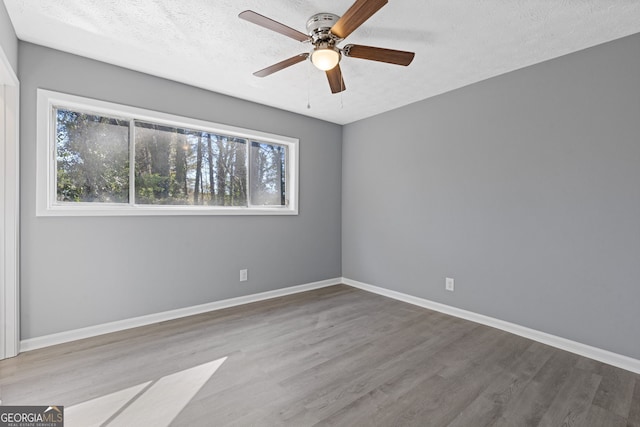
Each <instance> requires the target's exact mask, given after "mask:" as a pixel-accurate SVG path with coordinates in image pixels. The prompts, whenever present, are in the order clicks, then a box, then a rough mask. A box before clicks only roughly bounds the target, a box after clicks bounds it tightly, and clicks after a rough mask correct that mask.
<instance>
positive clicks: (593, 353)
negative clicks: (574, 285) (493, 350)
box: [342, 277, 640, 374]
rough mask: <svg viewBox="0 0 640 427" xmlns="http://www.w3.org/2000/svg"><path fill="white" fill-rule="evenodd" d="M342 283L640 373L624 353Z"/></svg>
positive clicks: (350, 282) (359, 284) (635, 361)
mask: <svg viewBox="0 0 640 427" xmlns="http://www.w3.org/2000/svg"><path fill="white" fill-rule="evenodd" d="M342 283H344V284H345V285H349V286H353V287H354V288H358V289H362V290H364V291H368V292H372V293H375V294H378V295H382V296H385V297H389V298H393V299H395V300H398V301H403V302H406V303H409V304H413V305H417V306H419V307H423V308H427V309H429V310H434V311H439V312H441V313H445V314H449V315H451V316H455V317H459V318H461V319H465V320H470V321H472V322H476V323H480V324H482V325H487V326H491V327H493V328H496V329H501V330H503V331H506V332H510V333H512V334H515V335H519V336H521V337H524V338H528V339H531V340H534V341H538V342H540V343H543V344H547V345H550V346H552V347H556V348H559V349H561V350H566V351H570V352H572V353H575V354H578V355H580V356H584V357H588V358H590V359H594V360H597V361H600V362H603V363H606V364H609V365H612V366H617V367H618V368H622V369H626V370H627V371H631V372H635V373H637V374H640V360H638V359H633V358H631V357H628V356H623V355H621V354H617V353H613V352H610V351H608V350H603V349H600V348H597V347H592V346H590V345H587V344H582V343H579V342H576V341H571V340H568V339H566V338H562V337H558V336H555V335H551V334H547V333H545V332H540V331H536V330H535V329H530V328H527V327H524V326H520V325H516V324H515V323H510V322H505V321H504V320H500V319H495V318H493V317H489V316H484V315H482V314H477V313H474V312H471V311H467V310H462V309H460V308H456V307H452V306H449V305H445V304H440V303H438V302H434V301H430V300H427V299H424V298H419V297H414V296H412V295H407V294H403V293H401V292H396V291H391V290H389V289H385V288H380V287H378V286H373V285H369V284H366V283H362V282H358V281H356V280H351V279H348V278H346V277H343V278H342Z"/></svg>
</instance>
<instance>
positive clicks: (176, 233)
mask: <svg viewBox="0 0 640 427" xmlns="http://www.w3.org/2000/svg"><path fill="white" fill-rule="evenodd" d="M19 56H20V64H19V65H20V67H19V69H20V80H21V89H22V95H21V121H22V124H21V129H20V132H21V153H20V154H21V159H22V163H21V169H22V170H21V180H22V189H21V192H22V204H21V208H22V216H21V221H22V224H21V225H22V230H21V233H22V234H21V262H22V265H21V277H22V285H21V289H22V293H21V304H22V306H21V311H22V320H21V326H22V331H21V335H22V337H21V338H22V339H27V338H32V337H38V336H43V335H47V334H51V333H55V332H61V331H67V330H72V329H76V328H81V327H85V326H91V325H96V324H101V323H104V322H109V321H115V320H119V319H125V318H131V317H134V316H141V315H145V314H149V313H156V312H162V311H165V310H171V309H175V308H180V307H187V306H192V305H195V304H203V303H207V302H210V301H216V300H221V299H225V298H230V297H236V296H240V295H245V294H252V293H257V292H263V291H269V290H273V289H278V288H284V287H288V286H293V285H299V284H304V283H310V282H315V281H319V280H324V279H330V278H335V277H339V276H340V275H341V230H340V226H341V219H340V215H341V210H340V200H341V127H340V126H338V125H335V124H331V123H327V122H323V121H320V120H315V119H311V118H307V117H303V116H299V115H296V114H292V113H287V112H284V111H281V110H277V109H274V108H269V107H265V106H261V105H258V104H254V103H250V102H246V101H241V100H238V99H234V98H230V97H227V96H223V95H220V94H216V93H211V92H207V91H205V90H201V89H196V88H194V87H190V86H186V85H182V84H179V83H175V82H171V81H167V80H163V79H160V78H156V77H151V76H148V75H145V74H141V73H137V72H134V71H130V70H126V69H123V68H119V67H115V66H112V65H107V64H104V63H101V62H96V61H93V60H89V59H86V58H81V57H78V56H74V55H70V54H65V53H62V52H59V51H55V50H51V49H47V48H44V47H40V46H37V45H33V44H28V43H24V42H20V55H19ZM212 78H215V77H214V76H213V75H212ZM36 88H45V89H50V90H56V91H60V92H65V93H71V94H75V95H82V96H87V97H93V98H97V99H101V100H106V101H111V102H118V103H123V104H128V105H133V106H137V107H142V108H149V109H154V110H158V111H163V112H168V113H175V114H179V115H183V116H188V117H193V118H197V119H204V120H210V121H214V122H217V123H223V124H228V125H232V126H240V127H245V128H249V129H254V130H258V131H263V132H270V133H275V134H280V135H285V136H291V137H297V138H299V139H300V204H299V211H300V214H299V215H297V216H252V217H245V216H243V217H240V216H210V217H205V216H193V217H188V216H182V217H105V218H95V217H81V218H77V217H76V218H73V217H72V218H69V217H66V218H51V217H47V218H42V217H39V218H36V216H35V176H36V171H35V167H36V162H35V159H36V157H35V154H36ZM240 268H248V269H249V281H248V282H243V284H241V283H240V282H239V280H238V275H239V270H240Z"/></svg>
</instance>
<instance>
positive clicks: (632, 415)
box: [628, 375, 640, 427]
mask: <svg viewBox="0 0 640 427" xmlns="http://www.w3.org/2000/svg"><path fill="white" fill-rule="evenodd" d="M628 423H629V425H628V427H640V376H638V375H636V384H635V387H634V391H633V397H632V398H631V405H630V408H629V418H628Z"/></svg>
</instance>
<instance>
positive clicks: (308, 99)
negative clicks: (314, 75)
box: [307, 60, 312, 110]
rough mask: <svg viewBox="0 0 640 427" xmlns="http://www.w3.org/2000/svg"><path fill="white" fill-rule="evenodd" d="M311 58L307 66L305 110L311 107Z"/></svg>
mask: <svg viewBox="0 0 640 427" xmlns="http://www.w3.org/2000/svg"><path fill="white" fill-rule="evenodd" d="M311 66H312V64H311V60H309V67H307V110H310V109H311Z"/></svg>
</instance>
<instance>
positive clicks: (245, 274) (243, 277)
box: [240, 268, 249, 282]
mask: <svg viewBox="0 0 640 427" xmlns="http://www.w3.org/2000/svg"><path fill="white" fill-rule="evenodd" d="M248 275H249V271H248V270H247V269H246V268H245V269H243V270H240V281H241V282H246V281H247V278H248V277H249V276H248Z"/></svg>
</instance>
